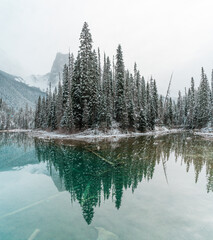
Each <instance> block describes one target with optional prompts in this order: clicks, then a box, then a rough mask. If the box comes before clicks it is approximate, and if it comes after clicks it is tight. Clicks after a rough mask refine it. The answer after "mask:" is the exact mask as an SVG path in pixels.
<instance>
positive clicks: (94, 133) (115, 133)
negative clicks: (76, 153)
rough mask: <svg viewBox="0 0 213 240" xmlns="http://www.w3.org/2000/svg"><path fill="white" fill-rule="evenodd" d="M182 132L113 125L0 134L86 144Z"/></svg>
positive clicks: (179, 130) (178, 130)
mask: <svg viewBox="0 0 213 240" xmlns="http://www.w3.org/2000/svg"><path fill="white" fill-rule="evenodd" d="M182 131H184V130H183V129H168V128H166V127H156V128H155V130H153V131H149V132H144V133H140V132H126V133H123V132H121V131H120V130H119V128H118V127H117V126H116V125H114V126H113V127H112V128H111V129H110V130H108V131H106V132H103V131H100V130H98V129H88V130H85V131H83V132H80V133H76V134H66V133H60V132H58V131H54V132H47V131H42V130H23V129H13V130H3V131H0V132H11V133H18V132H25V133H28V134H29V135H30V136H32V137H36V138H40V139H48V140H50V139H65V140H82V141H87V142H92V141H97V140H103V139H109V140H111V141H118V140H119V139H121V138H128V137H139V136H156V137H157V136H162V135H166V134H171V133H178V132H182Z"/></svg>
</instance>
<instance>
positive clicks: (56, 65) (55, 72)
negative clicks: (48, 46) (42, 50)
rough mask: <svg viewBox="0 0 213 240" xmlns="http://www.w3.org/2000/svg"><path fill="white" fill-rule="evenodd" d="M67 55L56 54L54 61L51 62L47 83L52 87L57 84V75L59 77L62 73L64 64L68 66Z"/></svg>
mask: <svg viewBox="0 0 213 240" xmlns="http://www.w3.org/2000/svg"><path fill="white" fill-rule="evenodd" d="M68 57H69V54H63V53H59V52H58V53H57V54H56V57H55V60H54V62H53V65H52V68H51V71H50V75H49V83H51V84H52V85H53V86H55V85H57V84H58V81H59V74H60V75H61V74H62V72H63V68H64V64H68Z"/></svg>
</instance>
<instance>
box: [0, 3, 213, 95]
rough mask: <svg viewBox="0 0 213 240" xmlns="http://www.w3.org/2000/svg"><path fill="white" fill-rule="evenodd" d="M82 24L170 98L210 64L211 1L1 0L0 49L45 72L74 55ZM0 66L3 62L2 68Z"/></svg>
mask: <svg viewBox="0 0 213 240" xmlns="http://www.w3.org/2000/svg"><path fill="white" fill-rule="evenodd" d="M84 21H87V22H88V24H89V27H90V30H91V33H92V37H93V41H94V47H95V48H97V47H100V49H101V53H103V52H104V51H105V52H106V54H107V55H109V56H110V57H112V55H113V54H115V52H116V48H117V45H118V44H119V43H120V44H121V45H122V48H123V52H124V60H125V66H126V67H127V68H128V69H130V70H132V69H133V65H134V62H137V64H138V68H139V69H140V71H141V73H142V75H144V77H145V78H146V79H148V78H149V77H150V76H151V75H152V76H153V77H154V78H155V79H156V80H157V83H158V86H159V91H160V92H161V93H164V94H165V92H166V88H167V85H168V81H169V78H170V75H171V73H172V72H173V71H174V77H173V83H172V95H174V94H176V90H177V89H181V90H183V89H184V87H185V86H187V87H188V86H189V83H190V78H191V77H192V76H194V77H195V81H196V83H197V84H198V83H199V80H200V69H201V67H202V66H203V67H204V69H205V70H206V73H207V75H208V76H209V78H210V73H211V69H212V68H213V1H212V0H131V1H130V0H75V1H74V0H0V29H1V32H0V48H1V49H2V50H3V51H4V52H6V53H7V54H8V55H9V56H10V57H11V58H13V59H15V60H16V61H17V63H18V64H20V65H21V66H23V67H24V68H25V70H26V72H27V74H44V73H47V72H49V71H50V68H51V65H52V62H53V60H54V58H55V55H56V52H58V51H59V52H63V53H67V52H68V51H69V48H70V50H71V52H73V53H74V55H75V56H76V53H77V51H78V46H79V35H80V32H81V29H82V26H83V23H84ZM0 68H1V66H0Z"/></svg>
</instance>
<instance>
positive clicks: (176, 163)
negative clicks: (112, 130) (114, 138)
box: [0, 133, 213, 240]
mask: <svg viewBox="0 0 213 240" xmlns="http://www.w3.org/2000/svg"><path fill="white" fill-rule="evenodd" d="M67 144H68V145H69V146H68V145H67ZM212 190H213V142H210V141H207V140H204V139H202V138H200V137H198V136H197V137H195V136H192V135H190V134H173V135H168V136H162V137H158V138H155V137H153V136H152V137H139V138H130V139H125V140H122V141H119V142H110V143H109V142H101V143H93V144H85V143H80V144H77V145H76V143H74V142H69V141H68V142H64V144H58V143H57V142H54V141H51V142H46V141H42V140H38V139H33V138H29V137H28V136H27V135H25V134H17V133H16V134H11V133H10V134H7V133H2V134H0V239H4V240H24V239H32V238H34V239H38V240H48V239H51V240H52V239H57V240H60V239H66V240H67V239H70V240H77V239H79V240H80V239H81V240H84V239H88V240H90V239H91V240H96V239H98V240H101V239H103V240H105V239H112V240H113V239H120V240H132V239H134V240H137V239H138V240H139V239H140V240H141V239H146V240H147V239H149V240H153V239H156V240H157V239H158V240H159V239H162V240H165V239H169V240H170V239H173V240H176V239H177V240H179V239H187V240H190V239H193V240H194V239H195V240H196V239H211V238H213V227H212V226H213V194H212Z"/></svg>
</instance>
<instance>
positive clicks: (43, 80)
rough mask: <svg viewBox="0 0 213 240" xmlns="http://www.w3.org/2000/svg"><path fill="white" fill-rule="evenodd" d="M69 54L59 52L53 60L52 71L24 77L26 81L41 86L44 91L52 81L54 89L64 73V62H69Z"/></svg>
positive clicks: (31, 84) (30, 84)
mask: <svg viewBox="0 0 213 240" xmlns="http://www.w3.org/2000/svg"><path fill="white" fill-rule="evenodd" d="M68 57H69V54H63V53H60V52H58V53H57V54H56V56H55V59H54V61H53V64H52V67H51V71H50V72H49V73H47V74H45V75H38V74H33V75H30V76H28V77H25V78H24V81H25V82H26V83H27V84H28V85H29V86H34V87H38V88H40V89H41V90H42V91H46V90H47V88H49V85H50V83H51V86H52V89H54V88H55V87H56V86H57V85H58V82H59V76H61V79H62V74H63V68H64V64H68Z"/></svg>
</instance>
